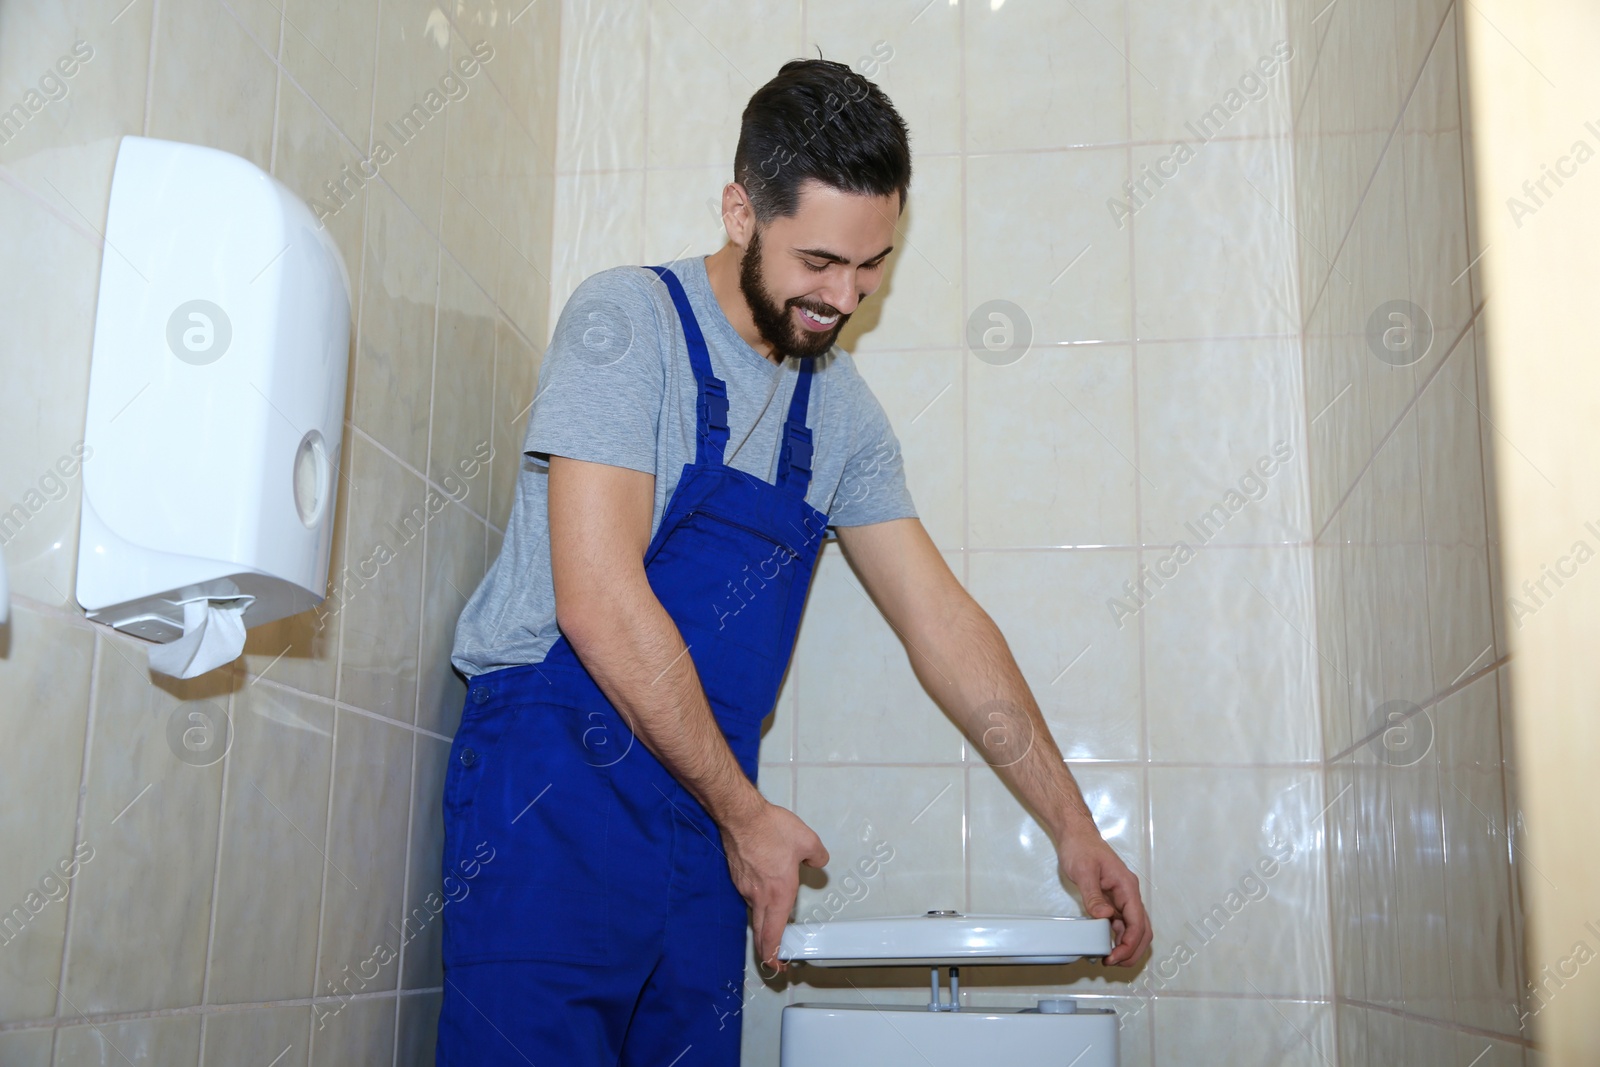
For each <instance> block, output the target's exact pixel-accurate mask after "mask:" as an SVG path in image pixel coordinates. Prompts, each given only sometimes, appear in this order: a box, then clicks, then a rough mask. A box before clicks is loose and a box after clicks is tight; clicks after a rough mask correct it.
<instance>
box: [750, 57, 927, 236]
mask: <svg viewBox="0 0 1600 1067" xmlns="http://www.w3.org/2000/svg"><path fill="white" fill-rule="evenodd" d="M733 174H734V178H735V180H737V181H738V182H739V183H740V184H741V185H743V186H744V187H745V191H746V192H748V193H749V194H750V201H751V203H752V204H753V205H754V207H755V214H756V221H758V222H763V223H765V222H769V221H771V220H772V219H774V218H787V217H789V216H792V215H793V214H794V213H795V211H796V210H797V209H798V208H799V202H800V186H801V184H802V183H803V182H805V181H806V180H807V179H808V178H809V179H816V180H817V181H820V182H822V183H823V184H825V185H828V186H831V187H833V188H835V189H839V190H842V191H844V192H847V193H857V194H860V195H863V196H888V195H889V194H890V193H899V194H900V210H901V211H902V212H903V211H904V210H905V206H906V191H907V189H908V188H909V187H910V185H911V146H910V144H909V142H908V140H907V137H906V124H905V122H904V120H902V119H901V118H900V113H899V112H898V111H896V110H895V109H894V105H893V104H891V103H890V102H889V98H888V97H887V96H885V95H884V92H883V90H882V89H879V88H878V87H877V86H876V85H874V84H873V83H872V82H870V81H868V80H867V79H866V78H864V77H862V76H861V75H860V74H857V73H856V72H855V71H853V70H851V69H850V68H849V67H847V66H845V65H844V64H843V63H836V62H834V61H832V60H827V59H796V60H791V61H790V62H788V63H785V64H784V65H783V67H782V69H781V70H779V71H778V76H777V77H776V78H773V79H772V80H771V81H769V82H768V83H767V84H765V85H763V86H762V87H761V88H759V89H757V90H756V92H755V95H754V96H752V97H751V98H750V102H749V103H748V104H746V105H745V109H744V116H743V118H742V119H741V120H740V124H739V147H738V148H737V150H735V152H734V154H733Z"/></svg>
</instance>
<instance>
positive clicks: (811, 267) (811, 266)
mask: <svg viewBox="0 0 1600 1067" xmlns="http://www.w3.org/2000/svg"><path fill="white" fill-rule="evenodd" d="M800 262H802V263H804V264H805V265H806V270H809V271H811V272H812V273H814V274H821V273H822V272H823V271H825V270H827V269H828V266H827V264H823V265H822V266H820V267H819V266H817V265H816V264H815V263H811V262H809V261H807V260H803V259H802V260H801V261H800Z"/></svg>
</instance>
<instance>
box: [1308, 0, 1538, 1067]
mask: <svg viewBox="0 0 1600 1067" xmlns="http://www.w3.org/2000/svg"><path fill="white" fill-rule="evenodd" d="M1290 11H1291V25H1292V28H1293V32H1294V33H1295V35H1296V39H1297V40H1301V41H1304V42H1305V44H1304V46H1303V49H1302V56H1303V60H1304V62H1303V63H1302V64H1301V65H1299V66H1297V67H1296V68H1295V71H1294V73H1295V78H1294V98H1293V101H1294V109H1295V124H1294V129H1295V169H1296V182H1297V198H1296V199H1297V203H1296V208H1297V211H1296V216H1295V217H1296V219H1297V226H1298V229H1299V233H1300V243H1299V282H1300V306H1301V309H1302V315H1303V322H1304V330H1305V375H1306V398H1305V401H1306V417H1307V421H1308V425H1309V426H1310V433H1309V435H1308V436H1309V442H1310V444H1309V459H1310V496H1311V530H1312V533H1313V537H1314V541H1315V545H1314V548H1313V553H1314V558H1315V580H1314V581H1315V595H1316V603H1317V618H1316V640H1317V647H1318V658H1319V664H1318V673H1319V679H1320V683H1321V685H1320V706H1321V712H1322V747H1323V751H1324V754H1325V760H1326V767H1327V780H1326V785H1325V789H1326V792H1327V803H1328V815H1327V818H1328V862H1329V869H1330V885H1331V900H1332V905H1333V908H1332V916H1333V958H1334V975H1335V983H1334V993H1335V995H1336V998H1337V1019H1338V1032H1339V1038H1340V1045H1339V1051H1340V1062H1341V1063H1352V1064H1365V1063H1374V1064H1379V1063H1405V1064H1434V1063H1437V1064H1455V1063H1468V1062H1473V1063H1482V1064H1490V1063H1495V1064H1521V1063H1523V1062H1525V1061H1524V1058H1523V1057H1524V1055H1526V1056H1527V1060H1526V1062H1528V1063H1535V1062H1537V1061H1538V1060H1537V1056H1538V1054H1537V1053H1536V1052H1535V1051H1533V1050H1532V1049H1530V1048H1526V1047H1525V1045H1526V1038H1527V1037H1528V1036H1529V1031H1528V1030H1527V1029H1526V1028H1524V1026H1523V1023H1524V1021H1525V1019H1526V1017H1527V1015H1526V1014H1525V1013H1533V1012H1535V1011H1536V1009H1537V1006H1538V1001H1537V1000H1527V1001H1524V999H1523V993H1524V988H1525V987H1524V981H1525V977H1526V976H1525V975H1524V973H1523V970H1524V966H1523V952H1522V945H1523V934H1522V922H1521V909H1520V895H1519V893H1518V884H1517V878H1518V877H1519V875H1520V876H1522V877H1530V876H1532V875H1530V874H1529V873H1528V872H1526V871H1525V870H1524V869H1523V866H1522V864H1521V862H1520V859H1521V857H1520V854H1519V853H1518V850H1517V845H1516V842H1517V839H1518V837H1519V836H1520V832H1521V828H1520V819H1519V813H1518V807H1517V802H1516V789H1515V782H1514V780H1513V776H1512V774H1511V762H1510V756H1511V749H1510V745H1511V737H1510V715H1509V708H1508V707H1507V704H1506V698H1507V695H1508V693H1509V688H1508V685H1507V679H1506V670H1507V666H1506V659H1507V646H1506V641H1505V630H1504V624H1503V620H1502V618H1501V617H1500V612H1499V610H1498V605H1499V603H1500V596H1499V588H1498V586H1499V580H1498V574H1497V573H1495V570H1496V568H1497V548H1498V544H1497V538H1496V533H1495V524H1494V520H1493V516H1494V494H1493V476H1492V473H1493V471H1492V464H1491V456H1492V448H1493V447H1494V446H1495V444H1496V440H1495V431H1494V429H1493V425H1492V417H1491V414H1490V405H1489V397H1488V393H1487V389H1486V378H1485V370H1484V348H1483V333H1482V329H1481V312H1482V308H1483V297H1482V292H1483V290H1482V287H1481V281H1480V278H1479V276H1478V274H1477V272H1476V270H1475V269H1471V270H1469V265H1471V264H1473V263H1475V261H1476V257H1477V256H1478V253H1479V251H1480V249H1479V247H1478V242H1477V241H1476V238H1475V234H1474V232H1473V218H1472V213H1471V210H1470V207H1471V204H1472V181H1471V173H1470V169H1469V164H1468V161H1469V160H1470V152H1469V150H1468V149H1469V146H1468V143H1467V138H1468V137H1469V135H1470V124H1469V123H1467V122H1466V119H1467V109H1466V107H1465V106H1464V104H1463V99H1464V98H1463V93H1462V86H1463V85H1464V84H1465V76H1464V72H1463V69H1462V57H1463V56H1464V54H1465V53H1464V50H1463V44H1462V36H1463V21H1464V20H1467V19H1471V18H1485V17H1486V16H1484V15H1483V14H1482V13H1481V12H1476V11H1474V9H1473V7H1472V5H1469V4H1467V5H1464V4H1456V3H1450V2H1448V0H1430V2H1427V3H1420V4H1418V3H1411V2H1398V0H1397V2H1392V3H1391V2H1390V0H1344V2H1342V3H1339V4H1337V5H1327V4H1326V3H1325V0H1304V2H1301V0H1294V2H1292V3H1291V4H1290ZM1478 29H1479V30H1481V31H1482V32H1486V33H1490V32H1496V31H1494V30H1493V29H1492V28H1491V27H1489V26H1488V25H1482V26H1479V27H1478ZM1398 302H1404V303H1398ZM1391 312H1393V313H1396V314H1398V315H1400V316H1401V317H1400V318H1390V317H1389V315H1390V313H1391ZM1408 328H1410V329H1411V330H1412V332H1410V333H1408V332H1407V330H1408ZM1386 334H1387V337H1386V336H1385V335H1386ZM1430 334H1431V338H1430V336H1429V335H1430Z"/></svg>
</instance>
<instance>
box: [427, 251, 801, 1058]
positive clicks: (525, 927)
mask: <svg viewBox="0 0 1600 1067" xmlns="http://www.w3.org/2000/svg"><path fill="white" fill-rule="evenodd" d="M650 269H651V270H653V271H655V272H656V273H657V274H658V275H660V276H661V279H662V280H663V281H664V282H665V283H666V285H667V288H668V290H669V292H670V293H671V295H672V301H673V304H674V305H675V306H676V307H677V311H678V317H679V319H680V320H681V322H682V325H683V333H684V337H685V339H686V340H687V342H688V348H689V360H690V363H691V364H692V365H693V368H694V376H695V380H696V382H697V383H698V386H699V400H698V402H697V405H696V408H697V421H698V430H697V433H698V443H697V445H696V450H695V460H694V462H693V463H691V464H687V465H685V467H684V470H683V476H682V478H681V480H680V481H679V482H678V485H677V488H676V491H675V492H674V493H673V495H672V499H671V501H670V502H669V503H668V505H667V509H666V513H665V514H664V515H663V517H662V520H661V525H660V527H659V529H658V530H657V531H656V534H655V537H654V538H653V539H652V540H651V542H650V546H649V548H648V549H647V550H646V553H645V559H644V562H645V574H646V576H647V578H648V579H649V582H650V587H651V589H652V590H653V591H654V592H655V595H656V597H657V598H658V599H659V600H660V601H661V604H662V606H663V607H664V608H665V609H666V610H667V613H668V614H669V615H671V616H672V619H673V621H674V622H675V623H676V624H677V626H678V630H679V632H680V633H681V634H682V635H683V639H684V641H685V642H687V643H688V646H689V648H688V655H689V656H690V657H691V658H692V659H693V661H694V666H695V669H696V671H697V672H698V673H699V676H700V681H701V683H702V685H703V686H704V688H705V693H706V696H707V698H708V699H709V701H710V704H711V710H712V712H713V714H714V715H715V717H716V721H717V724H718V726H719V727H720V728H721V730H722V732H723V735H724V736H725V737H726V738H727V740H728V744H729V746H730V747H731V748H732V750H733V754H734V756H735V757H736V758H737V759H738V761H739V766H740V767H741V768H743V770H744V772H745V774H746V775H748V776H749V778H750V780H751V781H752V782H753V781H755V778H756V759H757V750H758V748H759V744H760V739H761V721H762V719H764V718H765V717H766V715H767V714H768V713H769V712H770V711H771V710H772V708H773V705H774V704H775V703H776V702H777V696H778V688H779V686H780V684H781V683H782V679H783V674H784V671H785V669H786V668H787V666H788V663H789V658H790V655H791V653H792V651H793V648H794V640H795V631H796V629H797V628H798V626H799V622H800V611H801V608H802V607H803V606H804V604H805V598H806V591H807V588H808V587H809V585H810V581H811V573H812V569H813V567H814V566H815V564H816V559H817V552H818V549H819V548H820V547H821V544H822V537H823V528H824V526H825V525H826V523H827V516H826V515H824V514H823V513H822V512H820V511H818V510H816V509H815V508H813V507H811V506H810V505H809V504H807V503H806V499H805V493H806V487H807V485H808V484H809V482H810V479H811V470H810V466H811V431H810V430H809V429H807V428H806V402H807V398H808V396H809V394H810V386H811V374H812V361H811V360H810V359H805V360H802V361H801V367H800V378H799V382H798V383H797V384H796V386H795V391H794V399H793V400H792V402H791V403H790V405H789V416H788V421H787V422H786V423H785V425H784V429H783V437H782V446H781V452H780V457H779V463H778V473H777V482H776V484H769V483H767V482H765V481H762V480H760V479H758V478H754V477H752V476H750V475H748V474H745V473H743V472H741V471H737V470H734V469H733V468H732V467H728V466H725V465H724V463H723V450H724V448H725V447H726V445H727V441H728V398H727V388H726V386H725V384H724V383H723V382H722V381H721V379H719V378H717V377H716V376H715V375H713V374H712V370H711V358H710V356H709V354H708V353H707V351H706V344H705V339H704V338H703V337H702V336H701V333H700V326H699V323H698V322H696V321H695V317H694V312H693V311H692V309H691V308H690V306H689V300H688V297H687V295H686V294H685V293H684V291H683V286H682V284H681V283H680V282H679V280H678V278H677V277H676V276H675V275H674V274H673V273H672V272H671V271H670V270H667V269H666V268H664V267H651V268H650ZM485 857H488V859H487V861H486V860H485ZM444 870H445V876H446V890H447V895H449V896H450V897H451V900H450V903H449V904H448V905H447V906H446V907H445V909H444V911H443V913H442V918H443V921H444V946H443V954H444V1003H443V1008H442V1011H441V1014H440V1018H439V1040H438V1062H439V1063H440V1064H441V1065H451V1067H456V1065H460V1067H466V1065H472V1067H490V1065H497V1064H517V1065H525V1064H530V1063H531V1064H535V1065H536V1067H572V1065H589V1064H606V1065H614V1064H621V1065H623V1067H646V1065H649V1067H669V1065H670V1067H733V1065H736V1064H737V1063H738V1062H739V1032H740V1019H741V1011H740V1009H741V1007H742V1005H743V989H744V956H745V927H746V922H747V918H746V916H747V912H746V905H745V902H744V900H743V898H741V897H740V895H739V893H738V891H737V890H736V889H735V888H734V886H733V881H732V879H731V878H730V877H729V875H728V864H727V859H726V857H725V856H724V854H723V852H722V837H721V834H720V832H719V831H718V829H717V826H716V824H715V823H713V822H712V821H711V818H710V817H709V816H708V815H707V814H706V812H705V810H704V809H703V808H702V807H701V806H700V804H699V803H698V802H697V801H696V800H695V799H694V798H693V797H692V796H691V795H690V794H689V793H688V792H687V791H686V790H685V789H684V788H683V787H682V786H681V785H680V784H679V783H678V781H677V780H676V779H675V778H674V777H673V776H672V775H671V773H669V772H668V771H667V770H666V768H664V767H663V766H662V765H661V764H660V763H659V762H658V761H657V760H656V758H655V757H654V756H653V755H652V754H651V753H650V751H649V750H648V749H647V748H646V747H645V746H644V744H643V743H642V742H640V741H639V740H638V739H637V738H636V737H635V736H634V735H633V733H632V732H631V731H630V730H629V728H628V726H627V724H626V723H625V722H624V721H623V719H622V717H621V716H620V715H619V714H618V713H617V711H616V709H615V708H613V707H612V706H611V703H610V702H609V701H608V700H607V699H606V697H605V695H604V694H603V693H602V692H601V691H600V689H599V687H598V686H597V685H596V684H595V682H594V680H593V679H592V678H590V676H589V673H588V672H587V671H586V670H585V669H584V667H583V664H582V663H580V662H579V660H578V657H577V655H576V654H575V653H574V652H573V651H572V647H571V646H570V645H569V644H568V643H567V641H566V639H565V638H560V639H558V640H557V641H556V643H555V644H554V645H553V646H552V647H551V649H550V651H549V653H548V654H547V655H546V657H545V659H544V660H543V661H542V662H540V663H537V664H530V665H526V666H519V667H507V668H504V669H501V670H497V671H491V672H488V673H486V674H482V675H479V676H478V677H476V678H474V679H473V680H472V683H471V686H470V688H469V689H468V692H467V700H466V707H465V710H464V711H463V712H462V716H461V725H460V728H459V729H458V730H457V732H456V736H455V742H454V744H453V745H452V746H451V750H450V764H449V769H448V771H447V773H446V776H445V786H444ZM469 872H470V874H471V877H470V878H468V877H467V875H468V873H469ZM452 885H455V886H457V887H464V888H465V894H466V895H465V896H460V897H459V899H458V898H457V894H458V893H459V892H460V889H459V888H458V889H457V891H456V893H451V892H450V889H451V886H452Z"/></svg>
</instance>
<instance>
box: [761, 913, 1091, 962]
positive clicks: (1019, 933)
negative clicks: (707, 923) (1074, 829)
mask: <svg viewBox="0 0 1600 1067" xmlns="http://www.w3.org/2000/svg"><path fill="white" fill-rule="evenodd" d="M1110 951H1111V923H1110V921H1109V920H1106V919H1089V918H1068V917H1063V916H1055V915H961V914H957V913H955V912H929V913H927V914H925V915H892V916H886V917H883V918H873V919H832V920H829V921H827V922H809V923H806V922H799V923H790V924H789V925H788V926H787V927H786V928H785V929H784V932H783V941H782V943H781V944H780V945H779V947H778V957H779V958H780V959H783V960H793V961H800V962H805V963H811V964H815V965H816V966H819V967H890V966H907V965H920V966H933V967H937V966H952V965H959V964H962V963H982V964H984V965H985V966H987V965H992V964H1024V963H1031V964H1040V963H1071V962H1073V961H1074V960H1077V959H1080V958H1082V957H1084V956H1104V955H1105V954H1106V953H1108V952H1110Z"/></svg>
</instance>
